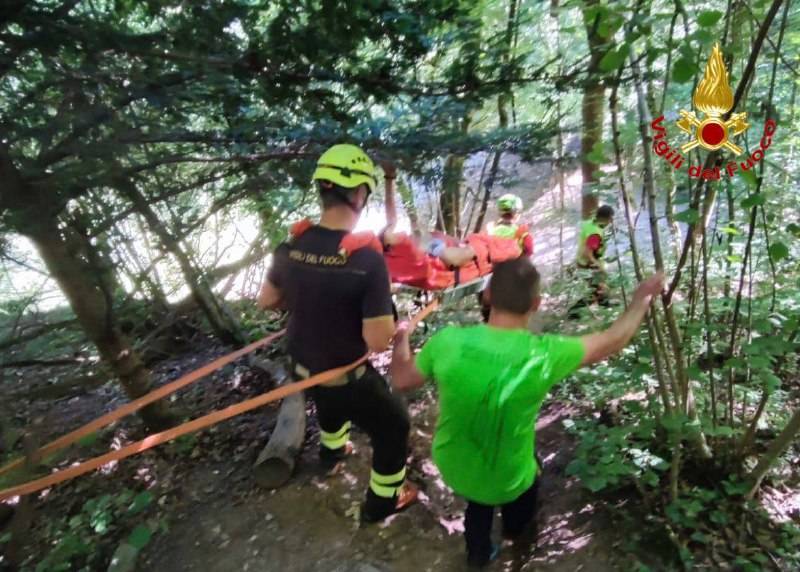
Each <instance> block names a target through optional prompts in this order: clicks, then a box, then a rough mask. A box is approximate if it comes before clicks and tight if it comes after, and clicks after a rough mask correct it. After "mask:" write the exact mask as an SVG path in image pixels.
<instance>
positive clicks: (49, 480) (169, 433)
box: [0, 300, 439, 501]
mask: <svg viewBox="0 0 800 572" xmlns="http://www.w3.org/2000/svg"><path fill="white" fill-rule="evenodd" d="M438 306H439V304H438V301H437V300H434V301H433V302H431V303H430V304H428V305H427V306H426V307H425V308H423V309H422V310H421V311H420V312H419V313H418V314H417V315H415V316H414V317H413V318H412V319H411V321H410V325H409V329H410V330H413V329H414V328H415V327H416V326H417V324H419V322H421V321H422V320H423V319H425V318H426V317H427V316H428V315H429V314H430V313H431V312H433V311H434V310H435V309H436V308H437V307H438ZM262 341H263V340H262ZM256 343H259V342H256ZM248 347H249V346H248ZM245 349H247V348H242V350H239V351H240V352H242V351H244V350H245ZM231 355H232V354H231ZM368 357H369V354H366V355H364V356H362V357H361V358H359V359H358V360H356V361H354V362H353V363H351V364H349V365H345V366H342V367H337V368H335V369H329V370H328V371H324V372H322V373H318V374H316V375H312V376H311V377H309V378H308V379H305V380H303V381H299V382H296V383H291V384H288V385H282V386H281V387H278V388H276V389H273V390H271V391H268V392H266V393H263V394H261V395H259V396H258V397H253V398H252V399H248V400H246V401H243V402H242V403H237V404H235V405H231V406H229V407H226V408H225V409H220V410H217V411H213V412H212V413H209V414H208V415H204V416H203V417H200V418H198V419H194V420H193V421H189V422H187V423H184V424H183V425H178V426H177V427H173V428H172V429H168V430H166V431H162V432H161V433H155V434H153V435H150V436H149V437H146V438H145V439H142V440H141V441H137V442H136V443H131V444H130V445H127V446H125V447H123V448H121V449H118V450H116V451H111V452H109V453H106V454H105V455H100V456H99V457H95V458H93V459H89V460H88V461H84V462H83V463H79V464H77V465H73V466H71V467H68V468H66V469H62V470H60V471H56V472H55V473H53V474H51V475H48V476H46V477H42V478H40V479H35V480H33V481H29V482H27V483H24V484H21V485H17V486H15V487H10V488H7V489H5V490H2V491H0V501H3V500H6V499H8V498H11V497H14V496H18V495H27V494H30V493H35V492H37V491H40V490H42V489H46V488H48V487H51V486H53V485H57V484H59V483H63V482H64V481H68V480H70V479H74V478H75V477H79V476H80V475H84V474H86V473H88V472H90V471H93V470H95V469H98V468H100V467H102V466H103V465H105V464H107V463H110V462H112V461H119V460H121V459H125V458H126V457H130V456H132V455H136V454H138V453H141V452H142V451H147V450H148V449H152V448H153V447H155V446H157V445H161V444H162V443H166V442H167V441H171V440H172V439H175V438H177V437H181V436H183V435H187V434H189V433H193V432H194V431H198V430H200V429H204V428H206V427H210V426H211V425H216V424H217V423H219V422H220V421H225V420H226V419H230V418H231V417H236V416H237V415H241V414H242V413H245V412H247V411H250V410H251V409H255V408H257V407H261V406H262V405H266V404H267V403H270V402H272V401H276V400H278V399H283V398H284V397H288V396H289V395H293V394H295V393H299V392H300V391H303V390H305V389H308V388H309V387H313V386H315V385H319V384H321V383H325V382H327V381H331V380H333V379H336V378H337V377H339V376H341V375H344V374H345V373H347V372H348V371H350V370H352V369H355V368H356V367H358V366H359V365H361V364H362V363H364V362H365V361H366V360H367V358H368ZM211 365H213V364H209V366H211ZM209 366H206V367H209ZM98 421H99V420H98Z"/></svg>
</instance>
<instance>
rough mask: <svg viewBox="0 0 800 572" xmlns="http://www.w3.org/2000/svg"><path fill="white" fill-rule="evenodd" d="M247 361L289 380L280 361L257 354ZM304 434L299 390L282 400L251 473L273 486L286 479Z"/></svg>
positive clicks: (283, 381) (303, 409) (279, 380)
mask: <svg viewBox="0 0 800 572" xmlns="http://www.w3.org/2000/svg"><path fill="white" fill-rule="evenodd" d="M250 365H251V366H253V367H256V368H258V369H260V370H262V371H264V372H266V373H267V374H269V375H270V377H272V378H273V379H275V380H277V385H283V384H286V383H291V380H290V379H289V376H288V375H287V373H286V370H285V369H283V367H281V366H280V365H277V364H274V363H272V362H269V361H267V360H260V359H258V358H252V359H251V360H250ZM305 435H306V400H305V397H304V394H303V393H302V392H300V393H295V394H294V395H290V396H289V397H287V398H286V399H284V400H283V401H282V402H281V409H280V412H279V413H278V420H277V421H276V422H275V428H274V429H273V430H272V434H271V435H270V436H269V441H268V442H267V445H266V446H265V447H264V449H263V450H262V451H261V453H260V454H259V455H258V458H257V459H256V462H255V465H254V466H253V477H254V478H255V480H256V482H257V483H258V484H259V485H261V486H262V487H264V488H268V489H276V488H278V487H280V486H281V485H283V484H284V483H285V482H286V481H288V480H289V478H290V477H291V476H292V473H293V472H294V466H295V460H296V459H297V456H298V455H299V454H300V451H301V449H302V448H303V441H304V440H305Z"/></svg>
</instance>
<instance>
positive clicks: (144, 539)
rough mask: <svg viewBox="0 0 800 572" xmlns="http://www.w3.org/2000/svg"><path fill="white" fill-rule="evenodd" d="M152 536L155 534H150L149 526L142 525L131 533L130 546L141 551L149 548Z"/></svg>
mask: <svg viewBox="0 0 800 572" xmlns="http://www.w3.org/2000/svg"><path fill="white" fill-rule="evenodd" d="M152 535H153V533H152V532H150V529H149V528H148V527H147V526H145V525H144V524H140V525H139V526H137V527H136V528H134V529H133V532H131V535H130V536H129V537H128V544H130V545H131V546H133V547H134V548H137V549H139V550H141V549H142V548H144V547H145V546H147V543H148V542H150V537H151V536H152Z"/></svg>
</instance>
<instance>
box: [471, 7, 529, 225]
mask: <svg viewBox="0 0 800 572" xmlns="http://www.w3.org/2000/svg"><path fill="white" fill-rule="evenodd" d="M518 8H519V5H518V0H510V1H509V3H508V20H507V21H506V34H505V42H504V46H503V53H502V54H501V62H502V64H503V69H502V72H501V77H502V78H503V79H504V80H506V81H507V80H508V79H509V77H510V73H509V64H510V63H511V59H512V57H513V56H514V39H515V37H516V29H517V25H518V24H517V17H518ZM507 85H508V88H507V91H505V92H504V93H501V94H500V95H498V96H497V121H498V124H499V125H500V129H505V128H507V127H508V105H509V103H511V102H513V92H512V90H511V87H510V84H507ZM502 155H503V152H502V151H495V153H494V157H493V158H492V166H491V167H490V168H489V176H488V177H487V178H486V186H485V187H484V192H483V198H482V199H481V207H480V210H479V211H478V219H477V220H476V221H475V227H474V232H480V231H481V228H482V227H483V221H484V220H485V218H486V209H487V208H488V206H489V200H490V199H491V196H492V188H493V187H494V183H495V181H496V180H497V173H498V172H499V170H500V158H501V157H502Z"/></svg>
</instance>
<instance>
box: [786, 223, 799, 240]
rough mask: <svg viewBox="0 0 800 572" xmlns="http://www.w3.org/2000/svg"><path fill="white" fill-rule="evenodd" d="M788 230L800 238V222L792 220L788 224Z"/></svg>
mask: <svg viewBox="0 0 800 572" xmlns="http://www.w3.org/2000/svg"><path fill="white" fill-rule="evenodd" d="M786 232H788V233H790V234H793V235H794V236H795V237H797V238H800V224H797V223H794V222H791V223H789V224H788V225H786Z"/></svg>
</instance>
